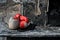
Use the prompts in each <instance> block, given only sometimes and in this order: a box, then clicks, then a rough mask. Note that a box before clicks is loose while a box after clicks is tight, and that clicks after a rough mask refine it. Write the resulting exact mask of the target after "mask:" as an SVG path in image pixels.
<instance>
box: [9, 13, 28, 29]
mask: <svg viewBox="0 0 60 40" xmlns="http://www.w3.org/2000/svg"><path fill="white" fill-rule="evenodd" d="M8 24H9V29H17V28H18V27H19V28H21V29H24V28H26V27H28V25H29V20H28V18H27V17H26V16H23V15H21V14H19V13H17V14H16V15H14V16H13V17H11V18H10V19H9V23H8Z"/></svg>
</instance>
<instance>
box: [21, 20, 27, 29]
mask: <svg viewBox="0 0 60 40" xmlns="http://www.w3.org/2000/svg"><path fill="white" fill-rule="evenodd" d="M27 26H28V24H27V22H25V21H20V28H21V29H24V28H26V27H27Z"/></svg>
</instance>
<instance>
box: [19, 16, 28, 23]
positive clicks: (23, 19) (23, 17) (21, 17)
mask: <svg viewBox="0 0 60 40" xmlns="http://www.w3.org/2000/svg"><path fill="white" fill-rule="evenodd" d="M20 20H21V21H25V22H27V23H28V22H29V21H28V18H27V17H25V16H20Z"/></svg>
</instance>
